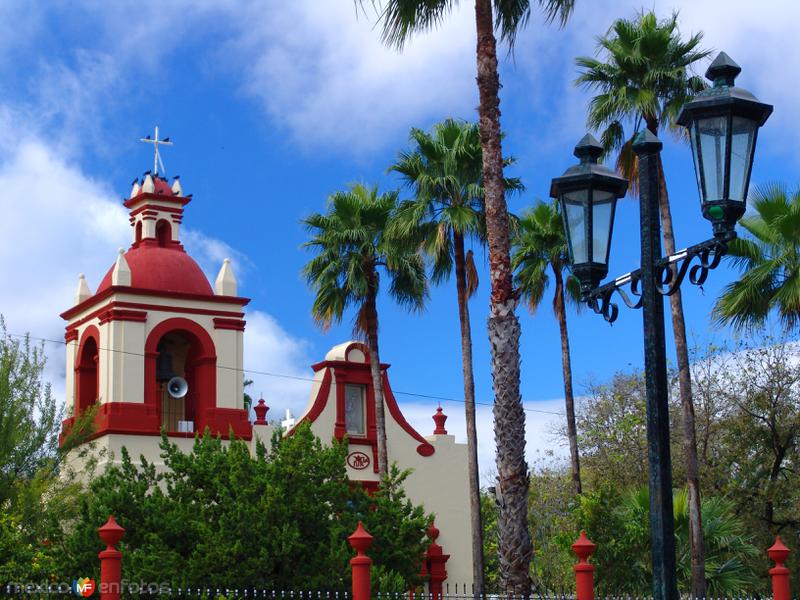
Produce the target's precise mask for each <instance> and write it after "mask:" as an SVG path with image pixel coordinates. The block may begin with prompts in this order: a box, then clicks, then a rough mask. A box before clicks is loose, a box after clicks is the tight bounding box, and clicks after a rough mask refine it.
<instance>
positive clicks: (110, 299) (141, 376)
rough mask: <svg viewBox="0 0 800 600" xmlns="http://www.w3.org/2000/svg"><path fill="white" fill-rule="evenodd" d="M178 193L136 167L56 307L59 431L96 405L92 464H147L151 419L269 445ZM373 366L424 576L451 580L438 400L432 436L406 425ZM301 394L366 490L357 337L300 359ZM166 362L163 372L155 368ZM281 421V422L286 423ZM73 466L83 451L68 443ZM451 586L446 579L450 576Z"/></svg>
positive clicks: (458, 577)
mask: <svg viewBox="0 0 800 600" xmlns="http://www.w3.org/2000/svg"><path fill="white" fill-rule="evenodd" d="M190 200H191V198H190V196H184V195H183V192H182V190H181V185H180V183H179V182H178V180H177V179H176V180H175V181H174V182H173V183H172V185H170V184H169V183H167V181H166V180H164V179H162V178H159V177H153V176H151V175H149V174H148V175H145V177H144V179H143V180H141V181H137V182H136V183H135V184H134V186H133V189H132V191H131V194H130V197H129V198H127V199H126V200H125V206H126V208H128V210H129V211H130V222H131V229H132V243H131V245H130V247H129V248H128V250H127V251H123V250H120V253H119V255H118V256H117V258H116V261H115V262H114V264H113V265H112V266H111V268H110V269H109V270H108V272H107V273H106V275H105V277H104V278H103V279H102V281H101V282H100V284H99V286H98V288H97V290H96V291H95V292H94V293H92V292H91V290H90V289H89V287H88V284H87V282H86V280H85V279H84V278H83V276H81V277H80V279H79V284H78V290H77V293H76V297H75V304H74V306H72V308H70V309H68V310H67V311H65V312H64V313H63V314H62V315H61V316H62V317H63V318H64V319H65V320H66V322H67V325H66V333H65V338H66V340H67V342H68V343H67V382H66V383H67V384H66V390H67V397H66V402H67V412H68V415H69V416H68V418H67V419H66V420H65V421H64V423H63V430H64V433H66V432H67V431H69V430H70V429H71V428H72V427H73V426H74V423H75V417H76V415H78V414H80V413H81V411H84V410H86V409H88V408H90V407H95V409H96V416H95V420H94V430H93V433H92V435H91V442H92V445H91V446H90V447H91V448H92V449H93V452H92V455H93V456H95V457H97V458H98V459H99V463H100V464H99V466H100V467H101V468H102V467H103V465H104V464H108V463H109V462H119V460H120V456H121V450H122V448H123V447H125V448H127V450H128V452H129V454H130V455H131V457H132V458H133V459H134V460H137V459H138V457H139V456H144V458H146V459H147V460H148V461H149V462H151V463H153V464H155V465H156V466H157V467H162V466H163V462H162V461H161V458H160V450H159V438H158V436H159V435H160V432H161V430H162V428H163V429H165V430H166V432H167V435H169V436H170V437H171V438H173V441H174V442H175V443H177V444H178V446H179V447H180V448H181V449H182V450H184V451H187V452H188V451H189V450H190V449H191V445H192V443H193V438H194V436H195V434H197V433H202V432H203V431H205V429H206V428H209V429H210V431H211V433H212V434H214V435H217V434H221V435H222V437H223V438H226V437H227V436H228V434H229V431H231V430H232V431H233V433H234V434H235V435H236V436H237V437H238V438H241V439H244V440H248V441H250V444H251V449H252V450H253V451H255V447H256V443H257V441H259V440H261V441H263V442H264V443H265V445H266V446H267V447H269V441H270V439H271V437H272V433H273V427H272V425H270V424H269V423H268V421H267V420H266V418H265V415H266V412H267V406H266V404H265V402H264V401H263V400H261V401H259V403H258V405H257V406H255V407H254V408H255V412H256V415H257V419H256V420H255V422H254V423H252V424H251V423H250V421H249V419H248V413H247V410H246V409H245V406H244V393H243V392H244V390H243V374H244V371H243V366H244V361H243V336H244V329H245V320H244V307H245V305H247V303H248V302H249V300H248V299H246V298H242V297H239V296H238V295H237V285H236V279H235V277H234V275H233V272H232V270H231V267H230V262H229V261H228V260H226V261H225V262H224V263H223V265H222V268H221V269H220V272H219V275H218V276H217V279H216V281H215V283H214V286H213V288H212V286H211V285H210V284H209V281H208V280H207V278H206V276H205V275H204V273H203V271H202V270H201V269H200V267H199V266H198V265H197V263H196V262H195V261H194V260H193V259H192V258H191V257H190V256H189V255H188V254H187V253H186V252H185V250H184V248H183V246H182V245H181V243H180V236H179V231H180V225H181V221H182V219H183V213H184V209H185V207H186V205H187V204H188V203H189V202H190ZM388 368H389V365H386V364H383V365H381V372H382V377H383V391H384V409H385V410H384V413H385V415H386V437H387V447H388V457H389V461H390V462H396V463H397V464H398V466H399V467H400V468H401V469H411V471H412V472H411V475H410V476H409V477H408V479H407V480H406V483H405V486H404V487H405V492H406V494H407V495H408V497H409V498H410V499H411V501H412V502H414V503H416V504H421V505H423V506H424V507H425V510H426V511H427V512H431V513H434V514H435V516H436V519H435V525H436V526H435V527H434V528H432V530H431V531H432V532H433V534H432V539H434V542H433V543H432V544H431V547H430V550H429V552H428V557H427V559H426V564H425V570H426V573H427V574H428V575H429V578H430V586H431V587H430V589H431V591H435V590H437V589H442V588H441V587H437V586H440V585H442V584H443V582H444V581H445V580H447V582H450V583H452V584H453V586H455V584H456V583H457V584H458V585H459V587H460V586H461V585H464V584H466V585H469V584H470V583H471V581H472V545H471V541H470V519H469V490H468V471H467V449H466V445H464V444H457V443H456V442H455V437H454V436H452V435H449V434H448V433H447V431H446V429H445V419H446V416H445V415H444V414H443V413H442V411H441V409H439V410H438V411H437V413H436V414H435V415H434V417H433V419H434V421H435V428H434V429H433V433H432V434H431V435H425V436H424V435H422V434H420V433H419V432H417V431H416V430H415V429H414V428H413V427H412V426H411V425H410V424H409V423H408V421H407V420H406V419H405V417H404V416H403V413H402V412H401V411H400V407H399V406H398V404H397V401H396V400H395V397H394V394H393V393H392V388H391V384H390V382H389V378H388V375H387V370H388ZM312 369H313V371H314V380H313V383H312V390H311V397H310V400H309V404H308V407H307V408H306V410H305V412H304V414H303V415H302V416H301V417H300V418H299V420H298V424H299V423H302V422H310V423H311V429H312V431H313V432H314V433H315V434H316V435H317V436H318V437H319V438H320V439H322V440H330V439H332V438H335V439H337V440H340V441H341V440H344V439H345V438H346V439H347V443H348V454H347V465H346V469H347V473H348V476H349V478H350V479H351V480H353V481H357V482H359V483H361V484H362V485H363V486H365V487H366V488H367V489H375V488H376V487H377V486H378V482H379V477H378V460H377V430H376V424H375V396H374V390H373V386H372V378H371V374H370V364H369V352H368V350H367V347H366V346H365V345H364V344H362V343H360V342H346V343H343V344H339V345H337V346H334V347H333V348H332V349H331V350H330V351H329V352H328V353H327V355H326V356H325V359H324V360H323V361H321V362H319V363H317V364H315V365H312ZM165 373H166V374H165ZM171 376H177V377H181V378H183V379H185V380H186V382H187V383H188V390H189V391H188V393H187V394H186V396H185V397H183V398H174V397H172V396H171V395H170V394H169V393H168V390H167V389H166V388H167V386H166V383H167V381H168V380H169V378H170V377H171ZM290 433H291V432H290ZM73 460H74V461H75V462H73V467H74V469H75V471H77V472H81V467H82V464H83V460H84V458H83V457H82V453H81V452H76V453H75V454H74V455H73ZM451 589H452V590H453V591H455V587H453V588H451Z"/></svg>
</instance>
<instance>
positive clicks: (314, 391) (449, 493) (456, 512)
mask: <svg viewBox="0 0 800 600" xmlns="http://www.w3.org/2000/svg"><path fill="white" fill-rule="evenodd" d="M312 369H313V370H314V382H313V383H312V388H311V397H310V399H309V403H308V406H307V407H306V410H305V411H304V413H303V415H302V416H301V417H300V418H299V419H298V422H297V424H298V425H299V424H300V423H303V422H306V421H308V422H310V423H311V430H312V431H313V432H314V434H316V436H317V437H319V438H320V439H322V440H328V439H331V438H332V437H333V438H335V439H337V440H340V441H341V440H343V439H345V436H346V439H347V443H348V452H347V474H348V477H349V478H350V479H351V480H353V481H358V482H360V483H361V484H362V485H364V486H365V487H366V488H367V489H375V488H377V486H378V482H379V477H378V460H377V446H378V438H377V429H376V423H375V394H374V389H373V386H372V377H371V373H370V363H369V351H368V348H367V347H366V346H365V345H364V344H362V343H361V342H354V341H350V342H345V343H343V344H339V345H338V346H334V347H333V348H331V349H330V350H329V351H328V353H327V355H326V356H325V360H323V361H321V362H319V363H317V364H315V365H312ZM388 369H389V365H388V364H382V365H381V375H382V378H383V394H384V414H385V417H386V445H387V454H388V457H389V462H390V463H391V462H396V463H397V465H398V466H399V467H400V468H401V469H411V475H410V476H409V477H408V479H406V482H405V485H404V489H405V492H406V494H407V495H408V497H409V499H410V500H411V501H412V502H414V503H415V504H421V505H423V506H424V507H425V510H426V512H431V513H434V515H435V516H436V519H435V524H436V527H435V528H434V529H433V531H435V532H437V534H438V538H437V539H435V543H433V544H432V546H431V550H430V552H429V554H430V556H428V557H427V559H426V570H427V572H428V575H429V577H430V581H431V584H432V585H434V586H435V584H436V583H437V582H438V583H442V582H444V581H445V580H446V581H447V582H449V583H452V584H453V585H452V587H451V588H450V589H451V592H455V584H456V583H457V584H458V585H459V589H461V586H462V585H464V584H466V585H467V586H468V587H467V589H471V588H470V587H469V585H470V584H471V582H472V542H471V536H470V513H469V511H470V508H469V486H468V482H469V478H468V477H469V476H468V469H467V447H466V444H457V443H456V441H455V437H454V436H452V435H449V434H448V433H447V430H446V429H445V420H446V419H447V417H446V416H445V415H444V414H443V413H442V410H441V408H440V409H438V410H437V411H436V413H435V414H434V416H433V419H434V422H435V428H434V429H433V433H432V434H431V435H427V436H423V435H422V434H420V433H419V432H418V431H416V430H415V429H414V428H413V427H412V426H411V425H410V424H409V423H408V421H407V420H406V419H405V417H404V416H403V413H402V412H401V410H400V407H399V406H398V404H397V401H396V399H395V397H394V394H393V392H392V386H391V383H390V382H389V377H388V374H387V371H388ZM259 421H261V423H260V422H259ZM271 435H272V428H271V427H270V426H269V425H268V424H267V422H266V421H265V420H264V419H259V420H258V421H256V423H255V425H254V427H253V437H254V440H255V439H261V440H263V441H264V442H265V443H266V442H268V441H269V439H270V436H271ZM434 537H435V536H434ZM432 589H435V587H434V588H432Z"/></svg>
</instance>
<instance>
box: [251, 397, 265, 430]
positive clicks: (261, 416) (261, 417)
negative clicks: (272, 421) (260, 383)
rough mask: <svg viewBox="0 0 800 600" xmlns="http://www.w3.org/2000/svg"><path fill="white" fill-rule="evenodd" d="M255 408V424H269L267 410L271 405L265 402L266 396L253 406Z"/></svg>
mask: <svg viewBox="0 0 800 600" xmlns="http://www.w3.org/2000/svg"><path fill="white" fill-rule="evenodd" d="M253 410H254V411H255V412H256V421H255V423H254V424H255V425H267V411H268V410H269V406H267V403H266V402H264V398H261V399H259V401H258V404H256V405H255V406H254V407H253Z"/></svg>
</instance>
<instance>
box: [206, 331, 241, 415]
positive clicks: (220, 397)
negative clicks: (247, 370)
mask: <svg viewBox="0 0 800 600" xmlns="http://www.w3.org/2000/svg"><path fill="white" fill-rule="evenodd" d="M212 327H213V325H212ZM212 331H213V339H214V345H215V346H216V350H217V356H218V357H221V358H218V360H217V406H219V407H222V408H242V407H243V406H244V404H243V399H244V389H243V379H244V377H243V373H242V370H241V369H242V353H243V349H242V348H243V345H244V344H243V339H242V332H241V331H236V330H233V329H212Z"/></svg>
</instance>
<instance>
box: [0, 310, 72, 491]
mask: <svg viewBox="0 0 800 600" xmlns="http://www.w3.org/2000/svg"><path fill="white" fill-rule="evenodd" d="M45 362H46V359H45V356H44V347H43V346H35V345H33V344H32V343H31V340H30V338H29V337H25V338H23V339H15V338H14V337H12V336H10V335H9V334H8V331H7V330H6V326H5V322H4V321H3V319H2V317H0V505H2V504H3V502H5V501H8V500H11V499H12V496H13V494H14V491H15V489H16V486H15V482H17V481H18V480H24V479H27V478H30V477H32V476H33V475H34V474H35V473H36V472H37V471H38V470H39V469H41V468H42V467H43V466H44V465H45V464H47V463H48V462H50V461H53V460H54V459H55V458H56V449H57V445H58V432H59V428H60V426H61V411H59V410H58V407H57V405H56V401H55V398H53V395H52V394H51V392H50V384H47V383H44V382H43V380H42V373H43V371H44V366H45Z"/></svg>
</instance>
